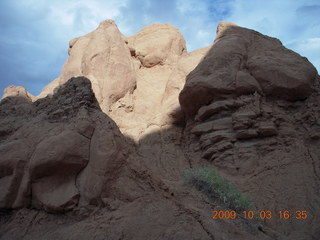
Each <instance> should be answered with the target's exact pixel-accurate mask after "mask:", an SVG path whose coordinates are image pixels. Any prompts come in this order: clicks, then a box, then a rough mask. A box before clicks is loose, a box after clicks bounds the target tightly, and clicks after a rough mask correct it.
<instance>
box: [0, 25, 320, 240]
mask: <svg viewBox="0 0 320 240" xmlns="http://www.w3.org/2000/svg"><path fill="white" fill-rule="evenodd" d="M75 76H85V77H87V78H85V77H77V78H73V77H75ZM70 78H71V79H70ZM9 90H10V89H9ZM11 90H12V91H11ZM11 90H10V91H8V92H10V93H9V94H7V95H6V96H9V97H6V98H4V99H3V100H2V101H1V102H0V117H1V118H0V155H1V158H0V189H1V191H0V208H1V209H6V210H3V211H0V239H105V238H106V237H107V238H108V239H144V238H146V237H147V238H150V239H290V238H296V239H317V237H318V236H319V234H320V229H319V225H318V224H317V222H318V218H317V215H316V214H315V213H316V212H318V211H319V209H320V195H319V187H318V186H319V184H320V178H319V176H320V171H319V169H320V159H319V156H320V152H319V149H318V147H317V146H318V145H319V141H320V135H319V134H318V132H319V129H320V115H319V112H320V111H319V110H320V107H319V102H320V94H319V93H320V88H319V76H318V75H317V74H316V71H315V69H314V67H313V66H312V65H311V64H310V63H309V62H308V61H307V60H306V59H305V58H302V57H301V56H299V55H298V54H296V53H294V52H292V51H290V50H288V49H285V48H284V47H283V46H282V44H281V43H280V41H279V40H277V39H274V38H270V37H267V36H264V35H262V34H259V33H257V32H255V31H252V30H249V29H244V28H241V27H238V26H236V25H234V24H230V23H221V24H220V25H219V26H218V29H217V37H216V40H215V42H214V43H213V45H212V46H209V47H207V48H203V49H199V50H196V51H194V52H191V53H187V51H186V46H185V41H184V38H183V36H182V35H181V33H180V32H179V31H178V30H177V29H176V28H174V27H173V26H171V25H168V24H152V25H150V26H147V27H146V28H144V29H142V30H141V31H140V32H138V33H137V34H136V35H134V36H131V37H127V38H126V37H124V36H123V35H122V34H121V33H120V31H119V30H118V29H117V26H116V25H115V23H114V22H113V21H110V20H108V21H105V22H102V23H101V24H100V26H99V27H98V28H97V29H96V30H95V31H93V32H91V33H89V34H87V35H85V36H82V37H79V38H76V39H74V40H71V41H70V47H69V57H68V60H67V62H66V64H65V66H64V68H63V70H62V73H61V76H60V77H59V78H57V79H56V80H54V81H53V82H52V83H51V84H49V85H48V86H47V87H46V88H45V89H44V91H43V92H42V93H41V94H40V95H39V96H38V97H36V98H35V99H33V98H32V97H28V93H27V92H26V90H23V89H11ZM20 93H23V94H20ZM179 94H180V95H179ZM26 96H27V97H26ZM45 96H46V97H45ZM32 101H34V102H32ZM198 166H210V167H215V168H216V169H218V170H219V172H220V173H221V174H222V175H223V176H224V177H226V178H228V179H229V180H230V181H231V182H232V183H233V184H234V185H236V186H237V187H238V189H239V190H240V191H242V192H244V193H246V194H247V195H248V196H249V197H250V199H252V201H253V202H254V203H255V205H256V207H255V209H253V210H263V211H268V210H270V211H273V213H274V215H273V218H272V219H270V220H265V221H261V222H260V223H259V228H257V226H256V225H254V224H251V223H250V221H245V220H243V219H236V220H230V219H229V220H227V219H222V220H213V219H211V217H212V214H211V213H212V210H221V209H222V208H221V206H220V204H219V203H218V202H212V201H209V199H207V198H206V197H205V196H203V195H202V194H201V193H199V192H198V191H196V190H195V189H193V188H191V187H190V186H187V185H185V184H184V182H183V179H182V177H181V176H182V173H183V171H184V170H185V169H187V168H190V167H191V168H196V167H198ZM21 208H24V209H21ZM10 209H15V210H10ZM19 209H20V210H19ZM279 210H282V211H285V210H290V211H296V210H304V211H307V212H308V218H307V219H306V220H297V219H290V220H279V217H278V216H277V215H276V214H277V212H278V211H279ZM47 212H54V213H60V214H56V215H50V214H48V213H47ZM137 229H139V231H137Z"/></svg>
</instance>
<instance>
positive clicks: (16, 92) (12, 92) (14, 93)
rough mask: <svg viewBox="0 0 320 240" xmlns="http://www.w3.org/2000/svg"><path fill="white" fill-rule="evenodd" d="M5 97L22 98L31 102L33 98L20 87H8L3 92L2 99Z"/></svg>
mask: <svg viewBox="0 0 320 240" xmlns="http://www.w3.org/2000/svg"><path fill="white" fill-rule="evenodd" d="M6 97H22V98H25V99H27V100H28V101H33V100H34V96H33V95H32V94H31V93H29V92H28V91H27V90H26V89H25V88H24V87H22V86H13V85H11V86H9V87H7V88H6V89H5V90H4V93H3V96H2V99H4V98H6Z"/></svg>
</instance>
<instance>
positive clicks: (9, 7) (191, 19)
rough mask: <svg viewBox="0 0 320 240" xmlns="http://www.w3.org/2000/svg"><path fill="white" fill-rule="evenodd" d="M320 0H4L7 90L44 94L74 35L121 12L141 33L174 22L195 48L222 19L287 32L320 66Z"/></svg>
mask: <svg viewBox="0 0 320 240" xmlns="http://www.w3.org/2000/svg"><path fill="white" fill-rule="evenodd" d="M319 16H320V0H281V1H279V0H267V1H266V0H211V1H209V0H161V1H160V0H121V1H119V0H90V1H88V0H52V1H49V0H47V1H45V0H23V1H22V0H1V1H0V27H1V35H0V96H1V94H2V92H3V89H4V88H5V87H7V86H8V85H22V86H25V87H26V88H27V90H28V91H29V92H31V93H32V94H34V95H38V94H39V93H40V92H41V89H42V88H43V87H44V86H45V85H47V84H48V83H49V82H51V81H52V80H54V79H55V78H56V77H58V76H59V74H60V71H61V69H62V66H63V64H64V62H65V60H66V58H67V50H68V42H69V40H70V39H72V38H75V37H78V36H81V35H84V34H86V33H88V32H90V31H92V30H94V29H95V28H96V27H97V26H98V24H99V22H101V21H103V20H105V19H114V20H115V21H116V23H117V25H118V27H119V29H120V31H121V32H122V33H123V34H124V35H126V36H129V35H133V34H135V33H136V32H137V31H139V30H140V29H141V28H143V27H144V26H146V25H148V24H151V23H170V24H172V25H174V26H175V27H177V28H178V29H179V30H180V31H181V32H182V34H183V35H184V37H185V39H186V41H187V48H188V51H192V50H194V49H197V48H201V47H204V46H207V45H209V44H210V43H212V41H213V40H214V37H215V32H216V26H217V24H218V22H220V21H232V22H234V23H236V24H238V25H240V26H243V27H248V28H251V29H255V30H257V31H259V32H261V33H263V34H267V35H269V36H272V37H276V38H279V39H280V40H281V41H282V43H283V44H284V45H285V46H287V47H288V48H290V49H292V50H294V51H296V52H298V53H299V54H301V55H303V56H306V57H307V58H308V59H309V61H311V62H312V63H313V64H314V65H315V66H316V67H317V69H318V71H319V72H320V17H319Z"/></svg>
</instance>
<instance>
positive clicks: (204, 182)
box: [183, 167, 253, 212]
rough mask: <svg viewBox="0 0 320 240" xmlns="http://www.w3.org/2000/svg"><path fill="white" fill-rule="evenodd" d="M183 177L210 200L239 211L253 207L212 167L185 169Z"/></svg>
mask: <svg viewBox="0 0 320 240" xmlns="http://www.w3.org/2000/svg"><path fill="white" fill-rule="evenodd" d="M183 177H184V179H185V180H186V182H187V183H189V184H191V185H194V186H195V187H196V188H197V189H198V190H199V191H201V192H203V193H204V194H205V195H206V196H208V197H209V198H210V199H211V200H218V201H220V202H221V203H222V204H223V205H224V206H225V207H227V208H229V209H231V210H235V211H237V212H240V211H244V210H248V209H250V208H251V207H253V203H252V202H251V201H250V200H249V199H248V198H247V197H246V196H244V195H243V194H242V193H240V192H239V191H238V190H237V189H236V188H235V187H234V186H233V185H231V183H230V182H229V181H228V180H227V179H225V178H223V177H221V176H220V175H219V174H218V172H217V171H216V170H215V169H213V168H209V167H202V168H191V169H187V170H185V171H184V174H183Z"/></svg>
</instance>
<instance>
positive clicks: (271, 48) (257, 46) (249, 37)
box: [179, 23, 317, 116]
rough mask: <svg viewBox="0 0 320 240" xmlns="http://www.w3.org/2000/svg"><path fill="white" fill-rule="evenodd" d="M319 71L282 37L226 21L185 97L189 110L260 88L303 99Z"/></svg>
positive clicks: (278, 95)
mask: <svg viewBox="0 0 320 240" xmlns="http://www.w3.org/2000/svg"><path fill="white" fill-rule="evenodd" d="M316 75H317V71H316V69H315V68H314V66H312V64H311V63H310V62H309V61H308V60H307V59H306V58H303V57H301V56H300V55H298V54H297V53H295V52H293V51H290V50H288V49H286V48H285V47H283V46H282V44H281V42H280V41H279V40H278V39H275V38H271V37H268V36H265V35H262V34H260V33H258V32H256V31H253V30H250V29H245V28H241V27H238V26H236V25H234V24H230V23H220V25H219V26H218V28H217V37H216V39H215V42H214V44H213V46H212V48H211V49H210V51H209V52H208V53H207V55H206V57H205V61H202V62H201V63H200V64H199V65H198V66H197V67H196V68H195V69H194V70H193V71H192V72H190V74H189V75H188V77H187V79H186V84H185V86H184V88H183V90H182V91H181V93H180V96H179V99H180V103H181V106H182V108H183V110H184V112H185V113H187V114H188V115H190V116H194V115H195V114H196V112H197V111H198V110H199V108H200V107H201V106H203V105H206V104H209V103H210V102H212V101H215V100H219V99H226V98H232V97H235V96H239V95H242V94H248V93H254V92H260V93H261V94H262V95H264V96H267V97H273V98H277V99H285V100H291V101H296V100H303V99H305V98H307V97H308V96H309V95H310V94H311V88H312V85H313V82H314V80H315V78H316Z"/></svg>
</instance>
